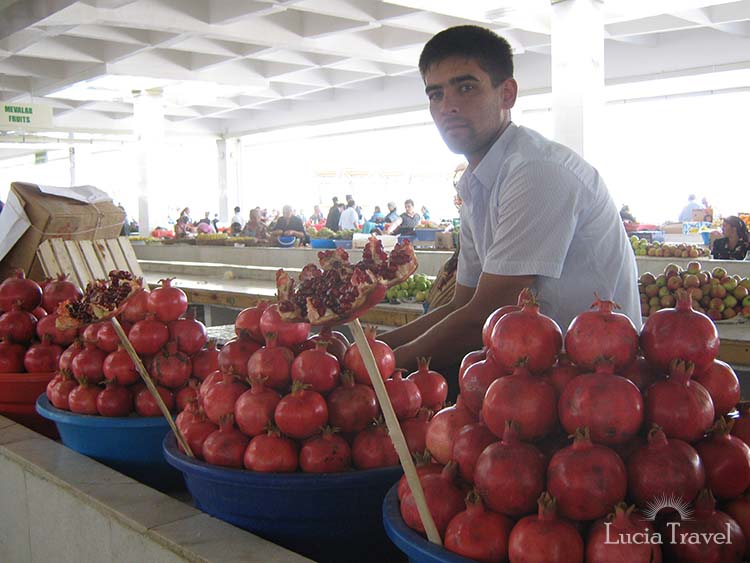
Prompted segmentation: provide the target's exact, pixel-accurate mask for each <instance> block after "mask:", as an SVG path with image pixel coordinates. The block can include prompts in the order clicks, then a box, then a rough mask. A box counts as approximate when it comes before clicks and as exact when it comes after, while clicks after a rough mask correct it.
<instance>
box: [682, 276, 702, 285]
mask: <svg viewBox="0 0 750 563" xmlns="http://www.w3.org/2000/svg"><path fill="white" fill-rule="evenodd" d="M700 284H701V282H700V280H699V279H698V276H697V275H695V274H688V275H687V276H685V279H683V280H682V285H683V286H684V287H686V288H689V287H698V286H700Z"/></svg>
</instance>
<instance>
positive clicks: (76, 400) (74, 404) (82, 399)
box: [68, 379, 101, 414]
mask: <svg viewBox="0 0 750 563" xmlns="http://www.w3.org/2000/svg"><path fill="white" fill-rule="evenodd" d="M99 393H101V389H99V387H97V386H96V385H89V384H88V383H87V382H86V380H85V379H83V380H81V383H80V385H78V387H75V388H74V389H73V390H71V391H70V393H68V407H69V408H70V410H71V412H74V413H77V414H99V411H98V410H97V408H96V399H97V397H98V396H99Z"/></svg>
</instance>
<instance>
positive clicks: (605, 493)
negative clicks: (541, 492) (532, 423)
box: [547, 428, 628, 520]
mask: <svg viewBox="0 0 750 563" xmlns="http://www.w3.org/2000/svg"><path fill="white" fill-rule="evenodd" d="M627 479H628V478H627V473H626V471H625V465H624V464H623V462H622V460H621V459H620V456H618V455H617V454H616V453H615V452H614V451H612V450H611V449H609V448H607V447H606V446H600V445H598V444H592V443H591V438H590V437H589V431H588V429H587V428H581V429H579V430H577V431H576V435H575V440H574V441H573V444H572V445H570V446H568V447H567V448H564V449H562V450H560V451H559V452H557V453H556V454H555V455H553V456H552V459H551V460H550V462H549V466H548V467H547V489H548V490H549V493H550V494H551V495H552V496H553V497H555V498H556V499H557V503H558V506H559V508H560V513H561V514H562V515H563V516H565V517H566V518H570V519H571V520H594V519H595V518H601V517H602V516H605V515H606V514H607V513H608V512H609V511H610V510H611V508H612V507H613V506H614V505H615V504H617V503H618V502H621V501H622V500H623V499H624V498H625V491H626V489H627Z"/></svg>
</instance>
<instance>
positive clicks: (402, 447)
mask: <svg viewBox="0 0 750 563" xmlns="http://www.w3.org/2000/svg"><path fill="white" fill-rule="evenodd" d="M347 326H348V327H349V328H350V329H351V331H352V334H353V335H354V341H355V342H356V343H357V348H358V349H359V353H360V355H361V356H362V360H363V361H364V364H365V367H366V368H367V373H368V374H369V375H370V381H372V386H373V388H374V389H375V395H377V397H378V402H379V403H380V408H381V410H382V411H383V416H384V417H385V424H386V426H387V427H388V433H389V434H390V436H391V441H392V442H393V446H394V447H395V448H396V453H397V454H398V458H399V460H400V461H401V466H402V467H403V468H404V475H406V481H407V482H408V483H409V488H410V489H411V492H412V495H413V496H414V501H415V502H416V504H417V511H418V512H419V517H420V518H421V519H422V524H423V525H424V529H425V531H426V532H427V539H428V540H430V541H431V542H432V543H435V544H437V545H442V541H441V540H440V534H439V533H438V531H437V527H436V526H435V521H434V520H433V519H432V514H430V509H429V508H428V506H427V499H426V498H425V496H424V490H423V489H422V483H420V482H419V475H418V474H417V468H416V467H415V466H414V460H413V459H412V457H411V452H409V446H408V445H407V444H406V438H404V433H403V432H402V431H401V425H400V424H399V422H398V418H396V413H395V411H394V410H393V405H392V404H391V400H390V398H389V397H388V392H387V391H386V389H385V383H383V378H382V377H381V375H380V370H379V369H378V364H377V363H376V361H375V356H374V355H373V353H372V348H370V344H369V343H368V342H367V338H366V337H365V333H364V331H363V330H362V325H361V324H360V322H359V319H354V320H353V321H351V322H349V323H347Z"/></svg>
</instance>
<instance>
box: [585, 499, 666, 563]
mask: <svg viewBox="0 0 750 563" xmlns="http://www.w3.org/2000/svg"><path fill="white" fill-rule="evenodd" d="M634 509H635V506H628V505H626V504H625V503H620V504H618V505H617V506H615V512H614V514H610V515H609V516H608V517H607V519H600V520H597V521H596V522H595V523H594V524H593V525H592V526H591V528H590V529H589V535H588V538H587V541H586V561H587V563H611V562H612V561H628V562H629V563H661V547H660V543H659V542H658V541H657V539H656V538H655V536H654V528H653V526H651V523H650V522H648V521H647V520H643V519H642V518H636V516H635V514H634V513H633V510H634ZM644 536H645V538H646V539H644ZM633 538H637V540H638V541H633Z"/></svg>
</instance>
